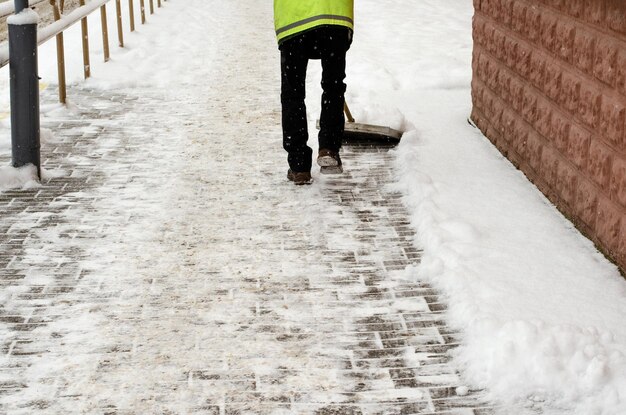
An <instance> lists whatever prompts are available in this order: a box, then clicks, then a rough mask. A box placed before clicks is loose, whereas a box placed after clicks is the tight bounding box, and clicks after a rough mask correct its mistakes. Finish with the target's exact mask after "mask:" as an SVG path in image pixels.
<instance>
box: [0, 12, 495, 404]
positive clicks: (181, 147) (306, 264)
mask: <svg viewBox="0 0 626 415" xmlns="http://www.w3.org/2000/svg"><path fill="white" fill-rule="evenodd" d="M257 8H258V7H257V6H249V7H248V8H245V7H243V8H242V7H239V9H238V10H234V8H232V9H233V10H232V12H233V13H236V14H237V18H238V19H241V26H240V27H251V28H254V27H255V24H256V25H258V24H259V23H257V17H256V15H255V13H256V9H257ZM218 18H219V16H218ZM259 33H261V34H259ZM222 36H224V39H221V40H220V42H222V43H223V44H224V45H231V47H229V48H225V47H222V49H221V50H220V52H221V54H220V55H219V56H216V57H215V61H214V62H213V63H212V64H211V65H207V67H206V68H205V69H204V71H205V73H203V74H202V76H203V77H204V79H210V80H211V82H210V84H211V87H209V86H206V87H205V88H203V89H200V88H198V87H197V85H190V84H185V83H180V84H177V85H169V88H168V90H155V89H151V90H149V89H145V88H139V87H138V88H134V89H124V88H120V89H119V90H106V91H105V90H96V89H89V88H87V87H84V86H82V87H81V86H78V87H74V88H72V89H71V91H70V97H71V99H72V102H73V107H72V109H71V110H69V111H66V110H59V111H57V112H51V113H48V115H47V116H46V118H45V120H44V122H43V127H44V128H48V129H50V130H51V131H52V137H51V138H49V139H48V140H47V142H46V143H45V144H44V150H43V153H44V160H45V167H46V168H48V169H53V170H54V169H62V170H64V172H65V174H63V175H62V177H59V178H54V179H49V180H47V181H46V182H45V183H44V184H43V186H42V187H40V188H35V189H31V190H21V191H11V192H4V193H2V194H0V212H1V220H0V282H1V284H2V294H1V295H2V298H1V300H2V302H1V304H2V308H1V310H0V322H1V323H0V334H1V339H2V345H1V346H2V352H3V354H4V358H3V359H2V360H0V408H1V410H2V411H3V412H6V413H15V414H18V413H23V414H32V413H64V414H65V413H109V414H131V413H132V414H147V413H168V414H174V413H176V414H178V413H203V414H248V413H268V414H269V413H274V414H287V413H303V414H304V413H316V414H448V415H469V414H473V415H485V414H490V413H492V411H491V409H489V408H488V407H487V406H488V405H487V404H486V403H484V402H483V401H482V395H481V393H480V392H476V391H470V393H469V394H468V395H466V396H459V394H457V390H458V389H457V387H459V386H462V384H461V383H460V380H459V376H458V374H457V373H456V371H455V369H454V368H453V367H452V366H450V355H449V352H450V351H451V350H452V349H453V348H454V347H455V345H456V344H457V336H456V333H454V332H452V331H451V330H450V329H449V328H448V327H447V326H446V322H445V320H444V311H445V304H444V302H443V301H442V299H441V297H440V295H439V293H437V292H435V291H434V290H433V289H432V288H431V287H429V286H428V285H427V284H425V283H423V282H420V281H416V280H415V279H414V276H413V275H414V272H412V271H414V269H415V268H414V267H417V266H419V258H420V250H419V249H418V247H416V246H415V245H414V244H413V239H414V231H413V229H412V228H411V227H410V226H409V221H408V214H407V212H406V210H405V208H404V206H403V204H402V201H401V195H400V194H398V193H395V192H394V191H393V189H392V188H391V187H390V186H388V185H389V184H390V183H393V174H392V169H391V159H392V157H393V155H392V154H391V153H390V152H389V151H388V150H389V149H387V148H378V149H376V148H369V147H347V148H345V150H344V153H343V157H344V159H345V165H346V171H347V172H346V174H344V175H341V176H327V177H316V182H315V183H314V185H312V186H306V187H295V186H293V185H291V184H290V183H288V182H287V180H286V177H285V173H286V164H285V156H284V154H283V152H282V149H281V148H280V129H279V122H280V116H279V108H278V92H277V85H278V74H277V59H278V56H277V54H276V52H275V50H274V49H273V48H267V47H266V46H267V41H268V39H267V38H266V37H267V34H266V33H264V32H261V31H259V32H257V33H251V34H250V36H239V35H229V34H228V33H227V32H225V33H224V34H223V35H222ZM270 36H271V33H270ZM269 41H271V37H270V38H269ZM251 57H254V59H253V58H251ZM197 70H200V69H197ZM246 73H248V74H249V73H255V74H257V75H258V76H257V77H256V78H255V80H254V82H242V81H241V79H242V78H245V77H242V76H239V75H241V74H246ZM249 78H250V77H249V76H248V77H247V79H249ZM53 99H54V97H53V96H52V95H51V94H50V95H46V96H44V101H46V100H47V101H48V102H49V101H52V100H53ZM463 395H464V394H463Z"/></svg>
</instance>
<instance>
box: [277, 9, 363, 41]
mask: <svg viewBox="0 0 626 415" xmlns="http://www.w3.org/2000/svg"><path fill="white" fill-rule="evenodd" d="M321 25H339V26H346V27H349V28H350V29H354V0H274V26H275V28H276V37H277V38H278V42H279V43H280V41H281V40H283V39H285V38H287V37H289V36H293V35H295V34H298V33H300V32H304V31H305V30H308V29H311V28H314V27H317V26H321Z"/></svg>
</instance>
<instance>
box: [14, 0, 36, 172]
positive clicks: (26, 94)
mask: <svg viewBox="0 0 626 415" xmlns="http://www.w3.org/2000/svg"><path fill="white" fill-rule="evenodd" d="M27 8H28V0H15V13H16V14H19V13H20V12H22V11H23V10H24V9H27ZM33 13H34V12H33ZM20 23H21V22H20ZM9 56H10V58H9V59H10V61H9V72H10V85H11V145H12V156H13V166H14V167H21V166H25V165H27V164H34V165H35V166H36V167H37V175H38V176H39V177H40V178H41V156H40V154H39V149H40V140H39V134H40V130H39V76H38V67H37V23H36V22H35V23H27V24H13V23H11V22H9Z"/></svg>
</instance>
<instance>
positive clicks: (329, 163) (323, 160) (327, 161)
mask: <svg viewBox="0 0 626 415" xmlns="http://www.w3.org/2000/svg"><path fill="white" fill-rule="evenodd" d="M317 165H318V166H320V167H336V166H339V163H338V162H337V160H335V159H334V158H332V157H331V156H324V157H318V158H317Z"/></svg>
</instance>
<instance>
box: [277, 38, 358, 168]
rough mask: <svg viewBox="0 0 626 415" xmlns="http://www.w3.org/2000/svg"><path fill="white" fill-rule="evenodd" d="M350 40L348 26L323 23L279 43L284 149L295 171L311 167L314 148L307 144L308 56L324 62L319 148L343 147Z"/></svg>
mask: <svg viewBox="0 0 626 415" xmlns="http://www.w3.org/2000/svg"><path fill="white" fill-rule="evenodd" d="M351 43H352V31H351V30H350V29H349V28H347V27H343V26H320V27H317V28H315V29H312V30H309V31H306V32H304V33H301V34H299V35H297V36H295V37H293V38H290V39H287V40H285V41H284V42H283V43H281V45H280V52H281V55H280V56H281V59H280V63H281V65H280V66H281V103H282V111H283V112H282V123H283V148H284V149H285V150H286V151H287V153H288V162H289V168H291V170H292V171H295V172H303V171H306V172H308V171H310V170H311V157H312V153H313V151H312V150H311V148H310V147H309V146H307V141H308V139H309V134H308V129H307V118H306V106H305V104H304V98H305V90H306V85H305V81H306V70H307V65H308V63H309V59H321V61H322V90H323V94H322V113H321V115H320V132H319V148H320V149H321V148H325V149H329V150H333V151H339V149H340V148H341V138H342V136H343V129H344V117H343V104H344V94H345V92H346V84H345V83H344V79H345V78H346V52H347V51H348V49H349V48H350V44H351Z"/></svg>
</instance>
